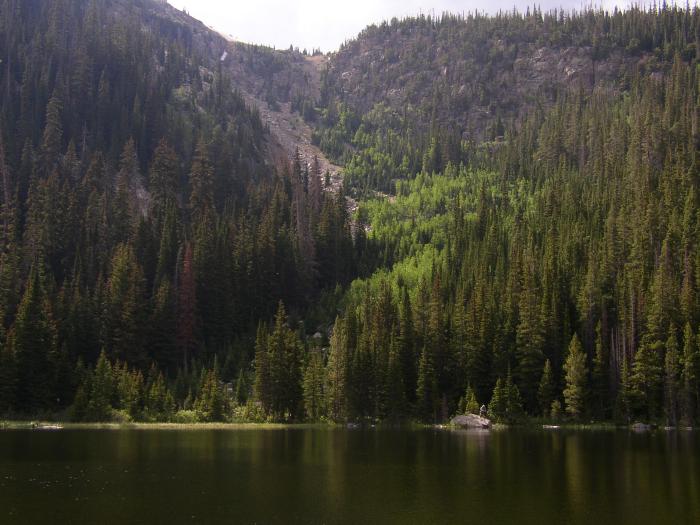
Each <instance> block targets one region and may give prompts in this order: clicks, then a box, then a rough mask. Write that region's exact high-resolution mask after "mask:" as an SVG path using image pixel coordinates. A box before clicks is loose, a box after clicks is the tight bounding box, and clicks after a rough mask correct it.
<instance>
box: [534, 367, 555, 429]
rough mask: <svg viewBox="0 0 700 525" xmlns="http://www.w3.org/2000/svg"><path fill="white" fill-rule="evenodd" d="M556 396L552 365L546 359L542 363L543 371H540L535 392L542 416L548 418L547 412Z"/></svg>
mask: <svg viewBox="0 0 700 525" xmlns="http://www.w3.org/2000/svg"><path fill="white" fill-rule="evenodd" d="M555 395H556V383H555V381H554V373H553V372H552V365H551V363H550V362H549V359H547V360H546V361H545V362H544V370H543V371H542V378H541V379H540V387H539V389H538V391H537V399H538V400H539V402H540V409H541V410H542V415H543V416H544V417H548V416H549V411H550V409H551V407H552V402H553V401H554V397H555Z"/></svg>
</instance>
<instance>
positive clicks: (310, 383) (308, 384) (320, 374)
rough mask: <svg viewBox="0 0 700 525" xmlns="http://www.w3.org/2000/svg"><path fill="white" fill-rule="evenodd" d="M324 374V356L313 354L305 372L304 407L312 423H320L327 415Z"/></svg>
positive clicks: (317, 353) (310, 355)
mask: <svg viewBox="0 0 700 525" xmlns="http://www.w3.org/2000/svg"><path fill="white" fill-rule="evenodd" d="M324 372H325V370H324V366H323V356H322V355H321V354H320V353H319V352H311V353H310V354H309V359H308V363H307V365H306V370H305V371H304V406H305V408H306V417H307V418H308V419H309V420H311V421H318V420H320V419H321V417H322V416H324V415H325V406H324V401H325V393H324V386H325V379H326V378H325V373H324Z"/></svg>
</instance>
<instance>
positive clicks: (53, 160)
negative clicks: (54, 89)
mask: <svg viewBox="0 0 700 525" xmlns="http://www.w3.org/2000/svg"><path fill="white" fill-rule="evenodd" d="M62 111H63V104H62V103H61V100H60V98H59V97H58V95H57V93H54V94H53V96H52V97H51V99H50V100H49V103H48V104H47V106H46V125H45V126H44V138H43V141H42V145H41V153H42V160H43V168H44V170H45V173H46V174H48V173H49V172H51V171H52V170H53V169H54V168H55V167H56V166H57V165H58V163H59V161H60V155H61V152H62V151H63V124H62V122H61V112H62Z"/></svg>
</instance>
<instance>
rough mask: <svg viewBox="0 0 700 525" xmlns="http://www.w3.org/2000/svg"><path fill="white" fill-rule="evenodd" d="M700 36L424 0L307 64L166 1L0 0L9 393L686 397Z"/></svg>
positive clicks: (694, 280)
mask: <svg viewBox="0 0 700 525" xmlns="http://www.w3.org/2000/svg"><path fill="white" fill-rule="evenodd" d="M699 48H700V9H698V8H695V7H685V8H682V7H675V6H673V7H672V6H667V5H663V6H654V7H650V8H645V9H642V8H629V9H627V10H624V11H620V10H617V9H615V10H614V11H604V10H598V9H585V10H583V11H581V12H567V11H552V12H542V11H541V10H539V9H538V8H532V9H528V10H526V11H525V12H518V11H511V12H503V13H499V14H497V15H484V14H479V13H473V14H468V15H453V14H447V13H446V14H443V15H441V16H437V17H436V16H425V15H420V16H416V17H409V18H405V19H402V20H398V19H393V20H391V21H386V22H383V23H381V24H378V25H372V26H369V27H367V28H366V29H365V30H364V31H363V32H362V33H360V34H359V35H358V36H357V37H356V38H355V39H353V40H350V41H348V42H346V43H345V44H344V45H343V46H342V47H341V48H340V49H339V50H338V51H336V52H334V53H329V54H328V55H327V56H325V57H323V58H324V61H323V64H322V65H321V66H318V67H320V71H319V76H318V85H313V84H314V78H313V75H310V74H309V71H310V69H309V68H311V67H312V66H313V67H316V66H315V64H318V63H319V61H318V60H317V59H318V57H319V52H315V53H314V54H313V55H308V53H306V52H303V53H300V52H299V51H298V50H296V49H294V48H291V49H289V50H284V51H278V50H274V49H269V48H264V47H260V46H247V45H244V44H239V43H231V42H228V41H226V40H225V39H224V38H223V37H221V36H220V35H218V34H217V33H215V32H213V31H211V30H209V29H208V28H207V27H206V26H204V25H203V24H201V23H199V22H197V21H195V20H193V19H192V18H190V17H189V16H188V15H187V14H186V13H183V12H180V11H178V10H176V9H173V8H171V7H170V6H168V5H167V4H164V3H162V2H157V1H154V0H51V1H48V0H0V184H1V187H0V204H1V206H0V417H2V418H5V419H22V418H37V417H43V418H47V419H60V420H74V421H86V422H97V421H119V422H126V421H147V422H154V421H172V422H181V423H191V422H209V421H240V422H267V421H280V422H290V423H295V422H304V421H311V422H320V421H324V422H326V421H327V422H335V423H346V422H358V423H377V422H388V423H400V422H410V421H419V422H422V423H426V424H435V423H443V422H446V421H449V419H450V418H451V417H452V416H454V415H455V414H462V413H466V412H474V413H478V412H479V409H480V407H481V406H482V405H484V406H485V407H486V408H487V410H488V414H489V417H490V418H492V419H493V420H495V421H497V422H501V423H507V424H516V423H525V422H527V421H529V420H531V419H533V418H537V419H538V420H540V419H541V420H543V421H567V422H575V423H587V422H591V421H596V422H607V421H613V422H618V423H625V424H627V423H631V422H634V421H645V422H651V423H659V424H663V425H670V426H678V425H684V426H692V425H694V424H698V423H700V214H699V213H698V205H699V204H700V49H699ZM253 95H254V96H255V97H256V99H260V100H264V101H265V112H263V111H261V110H260V108H258V107H257V106H256V105H255V104H253V103H251V97H252V96H253ZM286 110H288V111H289V112H290V113H293V114H294V115H296V116H298V118H299V119H301V120H302V121H303V122H304V123H305V124H304V125H305V126H308V128H309V129H310V130H311V136H310V140H311V141H312V143H313V145H314V146H315V147H317V148H318V151H319V155H318V156H313V157H311V158H310V157H308V155H306V154H305V153H304V152H305V151H306V150H304V149H303V148H304V145H302V144H299V147H296V145H294V144H291V145H289V144H287V146H288V147H287V149H284V147H283V146H284V145H280V143H279V142H278V141H277V138H276V135H275V133H276V129H277V127H278V126H277V123H276V122H274V120H273V121H271V120H270V117H269V115H273V116H274V115H276V114H278V113H275V112H279V111H286ZM300 148H302V151H300ZM320 157H323V158H320ZM326 158H327V159H330V161H332V162H333V163H335V164H337V165H338V166H341V167H342V182H341V183H336V181H335V180H334V179H333V177H332V176H331V173H329V171H328V169H326V168H325V166H326V165H327V161H326V160H325V159H326Z"/></svg>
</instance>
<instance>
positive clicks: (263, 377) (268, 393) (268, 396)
mask: <svg viewBox="0 0 700 525" xmlns="http://www.w3.org/2000/svg"><path fill="white" fill-rule="evenodd" d="M267 339H268V336H267V329H266V328H265V326H264V325H263V324H262V323H261V324H259V325H258V334H257V337H256V339H255V385H254V391H255V397H256V399H257V400H258V401H259V402H260V404H261V405H262V407H263V410H264V411H265V412H269V411H270V410H272V384H271V377H270V358H269V354H268V347H267V344H268V343H267Z"/></svg>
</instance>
